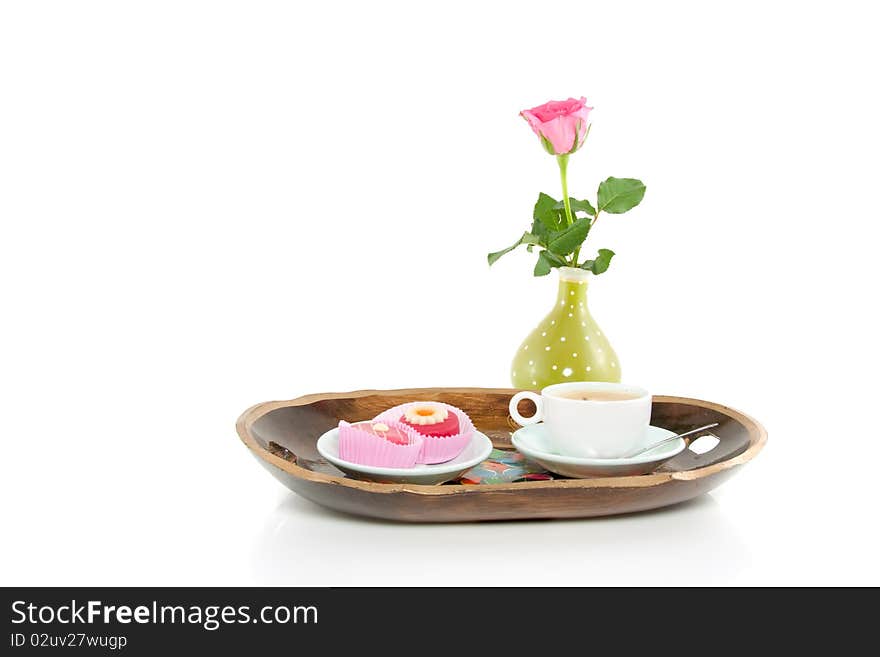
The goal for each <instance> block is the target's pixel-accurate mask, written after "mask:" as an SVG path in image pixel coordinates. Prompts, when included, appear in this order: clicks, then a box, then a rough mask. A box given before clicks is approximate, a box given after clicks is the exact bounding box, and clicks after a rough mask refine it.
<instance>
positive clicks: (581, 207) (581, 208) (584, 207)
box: [553, 197, 596, 217]
mask: <svg viewBox="0 0 880 657" xmlns="http://www.w3.org/2000/svg"><path fill="white" fill-rule="evenodd" d="M568 203H569V205H571V211H572V212H586V213H587V214H588V215H590V216H591V217H595V216H596V210H595V209H594V208H593V204H592V203H590V202H589V201H587V200H586V199H584V200H583V201H579V200H578V199H576V198H571V197H569V199H568ZM553 207H554V208H556V209H557V210H563V211H565V205H564V204H563V202H562V201H557V203H556V205H554V206H553Z"/></svg>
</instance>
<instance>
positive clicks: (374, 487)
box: [235, 387, 767, 495]
mask: <svg viewBox="0 0 880 657" xmlns="http://www.w3.org/2000/svg"><path fill="white" fill-rule="evenodd" d="M429 391H443V392H458V393H463V394H481V393H494V394H510V395H512V394H514V393H515V392H517V389H516V388H472V387H464V388H457V387H443V388H397V389H389V390H381V389H364V390H354V391H351V392H327V393H313V394H308V395H302V396H300V397H296V398H294V399H289V400H279V401H269V402H260V403H258V404H254V405H253V406H251V407H250V408H248V409H247V410H245V411H244V412H243V413H242V414H241V415H240V416H239V418H238V420H236V423H235V428H236V431H237V433H238V437H239V438H240V439H241V441H242V442H243V443H244V445H245V446H246V447H247V448H248V449H249V450H250V451H251V452H253V453H254V455H255V456H257V457H258V458H260V459H262V460H263V461H265V462H267V463H269V464H271V465H274V466H275V467H277V468H279V469H281V470H283V471H285V472H287V473H288V474H291V475H293V476H294V477H297V478H299V479H305V480H307V481H312V482H315V483H322V484H332V485H337V486H344V487H347V488H355V489H358V490H361V491H366V492H370V493H385V494H389V493H401V492H403V493H413V494H416V495H465V494H471V493H480V492H485V489H486V488H491V490H492V491H514V490H522V488H523V487H528V488H529V489H537V488H647V487H651V486H660V485H663V484H666V483H669V482H671V481H692V480H696V479H702V478H704V477H709V476H712V475H714V474H717V473H719V472H722V471H724V470H729V469H731V468H734V467H736V466H739V465H742V464H744V463H747V462H749V461H751V460H752V459H753V458H754V457H755V455H756V454H757V453H758V452H760V451H761V449H763V447H764V445H765V444H766V443H767V431H766V430H765V429H764V427H763V426H762V425H761V424H760V423H759V422H758V421H757V420H755V419H754V418H753V417H751V416H749V415H747V414H745V413H743V412H742V411H738V410H736V409H734V408H731V407H729V406H725V405H723V404H718V403H715V402H710V401H706V400H703V399H696V398H693V397H678V396H674V395H653V401H658V402H671V403H686V404H690V405H693V406H698V407H701V408H709V409H712V410H716V411H720V412H722V413H726V414H728V415H730V416H732V417H734V418H736V419H737V420H738V421H739V422H741V423H742V424H743V425H744V426H745V427H746V429H747V430H748V432H749V436H750V438H752V439H753V440H752V442H751V444H750V445H749V447H748V449H746V450H745V451H744V452H743V453H742V454H739V455H738V456H735V457H733V458H731V459H728V460H726V461H721V462H719V463H715V464H712V465H708V466H704V467H702V468H696V469H694V470H685V471H681V472H655V473H653V474H648V475H638V476H631V475H630V476H621V477H600V478H594V479H554V480H550V481H522V482H512V483H508V484H493V485H492V486H441V485H430V484H381V483H377V482H371V481H361V480H359V479H352V478H349V477H338V476H336V475H328V474H324V473H321V472H315V471H313V470H308V469H306V468H303V467H301V466H299V465H297V464H296V463H292V462H290V461H288V460H286V459H283V458H281V457H280V456H276V455H275V454H273V453H272V452H270V451H269V450H267V449H265V448H264V447H262V446H261V445H260V444H259V442H257V440H256V438H255V437H254V436H253V435H252V434H251V427H252V426H253V424H254V423H255V422H256V421H257V420H259V419H260V418H261V417H263V416H264V415H266V414H268V413H270V412H272V411H274V410H276V409H279V408H286V407H288V406H306V405H308V404H312V403H314V402H318V401H325V400H328V399H352V398H357V397H369V396H371V395H387V396H406V395H410V394H413V393H416V394H424V393H425V392H429ZM316 440H317V438H316ZM480 489H484V490H480Z"/></svg>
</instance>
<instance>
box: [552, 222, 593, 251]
mask: <svg viewBox="0 0 880 657" xmlns="http://www.w3.org/2000/svg"><path fill="white" fill-rule="evenodd" d="M589 229H590V219H589V217H581V218H580V219H575V222H574V223H573V224H572V225H571V226H569V227H568V228H566V229H565V230H562V231H559V233H557V234H556V235H552V236H551V240H550V243H549V244H548V245H547V248H548V249H550V251H552V252H553V253H555V254H556V255H561V256H565V255H568V254H569V253H574V252H575V250H577V248H578V247H579V246H580V245H581V244H583V242H584V240H585V239H586V237H587V231H588V230H589Z"/></svg>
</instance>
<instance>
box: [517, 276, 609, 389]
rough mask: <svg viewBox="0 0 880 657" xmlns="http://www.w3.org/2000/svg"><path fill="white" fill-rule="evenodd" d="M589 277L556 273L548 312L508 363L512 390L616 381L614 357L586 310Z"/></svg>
mask: <svg viewBox="0 0 880 657" xmlns="http://www.w3.org/2000/svg"><path fill="white" fill-rule="evenodd" d="M592 276H593V274H592V273H590V272H588V271H585V270H583V269H576V268H574V267H560V268H559V294H558V295H557V298H556V304H555V305H554V306H553V310H551V311H550V313H549V314H548V315H547V316H546V317H545V318H544V319H543V320H541V323H540V324H538V326H537V328H535V330H534V331H532V332H531V333H530V334H529V335H528V337H527V338H526V339H525V340H523V343H522V344H521V345H520V346H519V349H518V350H517V352H516V356H514V358H513V364H512V366H511V372H510V379H511V381H512V382H513V386H514V387H515V388H526V389H528V388H534V389H539V388H544V387H546V386H549V385H552V384H554V383H564V382H566V381H614V382H617V381H620V362H619V361H618V360H617V354H615V353H614V349H612V348H611V345H610V344H609V342H608V339H607V338H606V337H605V334H604V333H602V330H601V329H600V328H599V325H598V324H596V320H594V319H593V316H592V315H590V311H589V309H588V308H587V286H588V284H589V283H588V281H589V279H590V278H591V277H592Z"/></svg>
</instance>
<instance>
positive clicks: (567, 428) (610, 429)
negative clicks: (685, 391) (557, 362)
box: [510, 381, 651, 458]
mask: <svg viewBox="0 0 880 657" xmlns="http://www.w3.org/2000/svg"><path fill="white" fill-rule="evenodd" d="M523 399H530V400H531V401H532V402H534V404H535V406H536V410H535V414H534V415H532V416H530V417H524V416H522V415H521V414H520V412H519V409H518V408H517V406H518V405H519V402H520V401H522V400H523ZM510 415H511V417H512V418H513V419H514V421H515V422H517V423H518V424H520V425H522V426H527V425H530V424H536V423H538V422H542V421H543V423H544V425H545V426H546V428H547V436H546V441H547V444H548V445H551V446H552V447H553V449H554V451H556V453H557V454H560V455H563V456H575V457H580V458H618V457H621V456H624V455H625V454H629V453H631V452H633V451H636V450H638V449H639V448H640V447H644V446H647V440H648V436H647V433H648V431H647V430H648V425H649V424H650V421H651V394H650V393H649V392H648V391H647V390H645V389H643V388H639V387H636V386H630V385H626V384H621V383H604V382H597V381H572V382H567V383H557V384H555V385H552V386H547V387H546V388H544V389H543V390H542V391H541V394H540V395H538V394H536V393H534V392H529V391H523V392H518V393H517V394H515V395H514V396H513V398H512V399H511V400H510Z"/></svg>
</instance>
